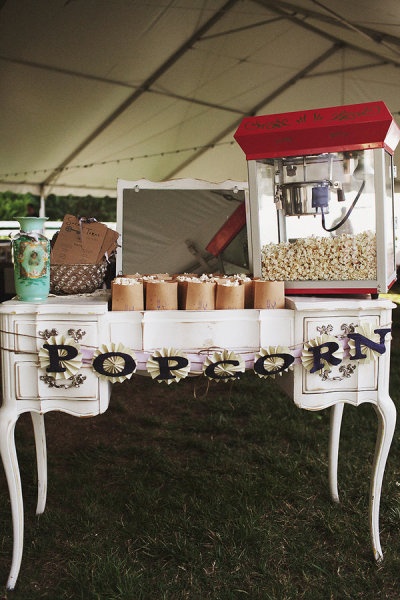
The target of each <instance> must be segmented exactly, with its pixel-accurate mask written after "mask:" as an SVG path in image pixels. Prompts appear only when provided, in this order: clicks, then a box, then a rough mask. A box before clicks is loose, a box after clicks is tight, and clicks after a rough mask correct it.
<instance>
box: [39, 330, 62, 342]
mask: <svg viewBox="0 0 400 600" xmlns="http://www.w3.org/2000/svg"><path fill="white" fill-rule="evenodd" d="M39 335H40V337H42V338H43V339H44V340H48V339H50V338H51V337H53V335H58V330H57V329H44V330H43V331H39Z"/></svg>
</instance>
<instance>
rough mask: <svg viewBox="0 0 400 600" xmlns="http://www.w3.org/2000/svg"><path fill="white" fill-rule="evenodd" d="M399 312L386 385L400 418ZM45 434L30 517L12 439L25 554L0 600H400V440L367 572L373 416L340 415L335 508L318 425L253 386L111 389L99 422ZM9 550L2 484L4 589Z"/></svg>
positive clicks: (61, 417) (23, 442)
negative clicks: (43, 493) (41, 508)
mask: <svg viewBox="0 0 400 600" xmlns="http://www.w3.org/2000/svg"><path fill="white" fill-rule="evenodd" d="M392 297H393V298H394V296H392ZM396 299H397V298H396ZM397 312H399V313H400V311H395V312H394V317H395V323H394V328H393V329H394V331H393V338H394V339H393V347H392V368H391V384H390V385H391V395H392V398H393V400H394V401H395V403H396V405H399V402H400V375H399V374H400V371H399V363H400V315H399V314H397ZM200 381H201V382H200ZM46 427H47V437H48V453H49V492H48V503H47V508H46V511H45V513H44V514H43V515H41V516H40V517H36V516H35V504H36V470H35V457H34V445H33V436H32V430H31V423H30V419H29V417H28V416H27V415H23V416H22V417H21V418H20V420H19V423H18V425H17V445H18V452H19V458H20V467H21V475H22V481H23V489H24V499H25V528H26V529H25V546H24V556H23V561H22V568H21V572H20V576H19V580H18V583H17V588H16V590H15V591H14V592H6V591H5V590H4V588H3V594H2V595H1V592H0V597H2V598H3V599H4V598H7V599H8V600H11V599H13V600H28V599H29V600H36V599H39V598H48V599H50V600H63V599H73V600H95V599H96V600H99V599H101V600H184V599H190V600H208V599H210V600H236V599H238V600H239V599H250V600H292V599H293V600H294V599H305V600H319V599H321V600H344V599H351V600H355V599H363V600H378V599H387V600H389V599H390V600H396V599H400V586H399V572H400V436H399V432H398V430H396V433H395V438H394V441H393V445H392V449H391V453H390V455H389V459H388V463H387V467H386V472H385V478H384V485H383V494H382V502H381V542H382V547H383V550H384V553H385V558H384V561H383V562H382V563H381V564H379V565H377V564H376V563H375V562H374V560H373V557H372V551H371V547H370V540H369V526H368V493H369V477H370V470H371V463H372V456H373V451H374V442H375V436H376V417H375V413H374V411H373V409H372V407H371V406H369V405H362V406H360V407H359V408H353V407H350V406H346V408H345V413H344V421H343V429H342V437H341V449H340V463H339V491H340V496H341V503H340V504H339V505H336V504H334V503H332V501H331V500H330V496H329V490H328V472H327V451H328V432H329V413H328V411H322V412H318V413H311V412H307V411H301V410H299V409H298V408H296V407H295V406H294V404H293V403H292V402H291V401H290V400H289V399H288V398H286V397H285V396H284V395H283V394H282V393H281V392H280V391H279V390H278V389H277V388H276V387H275V386H274V384H273V383H266V382H265V381H264V380H260V379H259V378H257V377H255V376H254V374H251V373H249V374H248V375H246V377H245V378H244V379H243V380H242V381H240V382H236V384H234V385H233V386H230V385H225V384H222V383H219V384H216V383H215V384H212V385H210V387H209V388H208V389H206V387H205V383H204V380H203V379H202V380H193V379H191V380H184V381H182V382H180V383H179V384H178V385H176V386H173V385H171V386H169V387H168V386H165V385H163V384H162V385H159V384H157V383H155V382H153V381H150V380H148V379H147V378H142V377H138V376H137V377H135V376H134V377H133V378H132V379H131V381H126V382H124V383H122V384H115V385H114V388H113V395H112V398H111V404H110V408H109V410H108V411H107V412H106V413H105V414H104V415H101V416H99V417H96V418H94V419H76V418H74V417H70V416H68V415H66V414H59V413H50V414H48V415H47V416H46ZM11 551H12V539H11V522H10V507H9V500H8V493H7V488H6V483H5V480H4V476H3V474H2V472H1V473H0V581H3V582H5V581H6V579H7V576H8V570H9V567H10V561H11Z"/></svg>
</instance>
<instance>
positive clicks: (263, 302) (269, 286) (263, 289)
mask: <svg viewBox="0 0 400 600" xmlns="http://www.w3.org/2000/svg"><path fill="white" fill-rule="evenodd" d="M254 308H285V283H284V282H283V281H263V280H261V279H256V280H255V281H254Z"/></svg>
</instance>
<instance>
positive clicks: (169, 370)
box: [146, 348, 190, 385]
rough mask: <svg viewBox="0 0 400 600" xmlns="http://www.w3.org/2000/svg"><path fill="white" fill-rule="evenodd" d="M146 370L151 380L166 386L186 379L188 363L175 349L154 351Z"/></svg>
mask: <svg viewBox="0 0 400 600" xmlns="http://www.w3.org/2000/svg"><path fill="white" fill-rule="evenodd" d="M146 368H147V371H148V373H150V375H151V377H152V379H155V380H156V381H158V382H159V383H160V382H161V381H164V382H165V383H167V384H168V385H169V384H170V383H172V382H173V381H175V382H178V381H180V380H181V379H184V378H185V377H187V375H188V374H189V371H190V362H189V360H188V359H187V357H186V355H185V354H184V353H183V352H180V351H179V350H176V349H175V348H162V349H161V350H155V351H154V352H153V353H152V355H151V356H150V358H149V360H148V361H147V364H146Z"/></svg>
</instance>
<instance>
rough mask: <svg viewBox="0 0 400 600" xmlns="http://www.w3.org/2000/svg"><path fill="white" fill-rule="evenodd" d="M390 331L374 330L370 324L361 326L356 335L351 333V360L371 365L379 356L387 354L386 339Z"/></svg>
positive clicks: (349, 335)
mask: <svg viewBox="0 0 400 600" xmlns="http://www.w3.org/2000/svg"><path fill="white" fill-rule="evenodd" d="M390 331H391V330H390V329H375V330H373V329H372V327H371V325H370V324H369V323H365V324H363V325H359V326H358V327H357V332H356V333H349V334H348V338H349V348H350V351H351V352H354V354H350V360H358V361H359V362H360V363H365V364H367V363H369V362H371V361H372V360H375V359H376V358H377V355H378V354H383V353H384V352H386V348H385V337H386V334H387V333H389V332H390Z"/></svg>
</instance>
